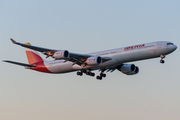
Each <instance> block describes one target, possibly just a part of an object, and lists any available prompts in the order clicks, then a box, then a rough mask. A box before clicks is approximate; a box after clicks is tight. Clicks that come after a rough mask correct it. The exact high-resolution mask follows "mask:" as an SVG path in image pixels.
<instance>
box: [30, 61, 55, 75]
mask: <svg viewBox="0 0 180 120" xmlns="http://www.w3.org/2000/svg"><path fill="white" fill-rule="evenodd" d="M35 65H36V67H31V69H32V70H36V71H39V72H45V73H52V72H51V71H49V70H48V69H47V67H46V66H45V65H44V62H41V63H36V64H35Z"/></svg>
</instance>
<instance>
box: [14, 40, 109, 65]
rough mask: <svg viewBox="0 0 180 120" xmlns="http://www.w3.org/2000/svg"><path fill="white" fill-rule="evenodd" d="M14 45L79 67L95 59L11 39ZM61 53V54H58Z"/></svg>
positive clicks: (106, 59) (85, 55) (106, 58)
mask: <svg viewBox="0 0 180 120" xmlns="http://www.w3.org/2000/svg"><path fill="white" fill-rule="evenodd" d="M10 40H11V41H12V42H13V43H14V44H17V45H20V46H22V47H26V48H29V49H33V50H36V51H39V52H42V53H43V54H44V55H46V58H47V57H49V56H51V57H53V58H55V59H64V60H65V61H64V62H66V61H71V62H73V64H78V65H82V64H84V65H86V64H85V62H86V60H87V59H88V58H90V57H95V56H92V55H88V54H78V53H69V52H68V51H67V50H55V49H47V48H42V47H37V46H32V45H27V44H23V43H19V42H16V41H15V40H13V39H12V38H11V39H10ZM58 52H59V53H58ZM65 52H66V53H67V54H68V55H67V57H62V54H64V53H65ZM57 54H59V55H60V57H58V58H57V57H56V56H55V55H57ZM101 59H102V63H103V62H106V61H109V60H112V58H110V57H101Z"/></svg>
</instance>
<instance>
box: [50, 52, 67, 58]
mask: <svg viewBox="0 0 180 120" xmlns="http://www.w3.org/2000/svg"><path fill="white" fill-rule="evenodd" d="M53 58H55V59H65V58H69V52H68V51H67V50H61V51H57V52H55V53H54V55H53Z"/></svg>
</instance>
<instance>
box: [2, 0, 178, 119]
mask: <svg viewBox="0 0 180 120" xmlns="http://www.w3.org/2000/svg"><path fill="white" fill-rule="evenodd" d="M179 13H180V1H179V0H126V1H125V0H91V1H84V0H51V1H44V0H29V1H27V0H26V1H24V0H0V42H1V43H0V60H1V61H2V60H14V61H18V62H23V63H28V62H27V58H26V55H25V52H24V48H22V47H20V46H17V45H14V44H12V43H11V41H10V40H9V39H10V38H13V39H15V40H17V41H19V42H22V43H25V42H30V43H31V44H32V45H36V46H42V47H46V48H52V49H67V50H68V51H70V52H75V53H90V52H96V51H101V50H107V49H113V48H119V47H125V46H129V45H136V44H142V43H147V42H154V41H171V42H173V43H174V44H176V45H177V46H180V36H179V31H180V14H179ZM42 56H43V55H42ZM43 57H44V56H43ZM159 60H160V58H156V59H151V60H145V61H138V62H133V63H134V64H135V65H137V66H138V67H139V68H140V72H139V74H137V75H134V76H126V75H124V74H122V73H121V72H119V71H114V72H113V73H108V74H107V77H106V78H105V79H103V80H102V81H97V80H96V79H95V78H92V77H89V76H82V77H79V76H77V75H76V73H75V72H73V73H67V74H56V75H53V74H45V73H40V72H36V71H32V70H26V69H24V68H23V67H20V66H16V65H12V64H7V63H3V62H0V66H1V68H0V120H50V119H51V120H120V119H123V120H170V119H172V120H178V119H180V102H179V101H180V94H179V93H180V74H179V71H180V70H179V68H180V64H179V61H180V56H179V49H177V50H176V51H175V52H174V53H172V54H170V55H168V56H167V57H166V59H165V61H166V63H165V64H164V65H162V64H160V63H159ZM96 74H99V73H98V71H97V72H96Z"/></svg>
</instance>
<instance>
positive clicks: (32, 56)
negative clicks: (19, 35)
mask: <svg viewBox="0 0 180 120" xmlns="http://www.w3.org/2000/svg"><path fill="white" fill-rule="evenodd" d="M25 44H27V45H31V44H30V43H25ZM25 51H26V55H27V59H28V62H29V64H35V63H43V62H44V60H43V59H42V58H41V56H40V55H39V54H38V53H37V51H35V50H32V49H29V48H25Z"/></svg>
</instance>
